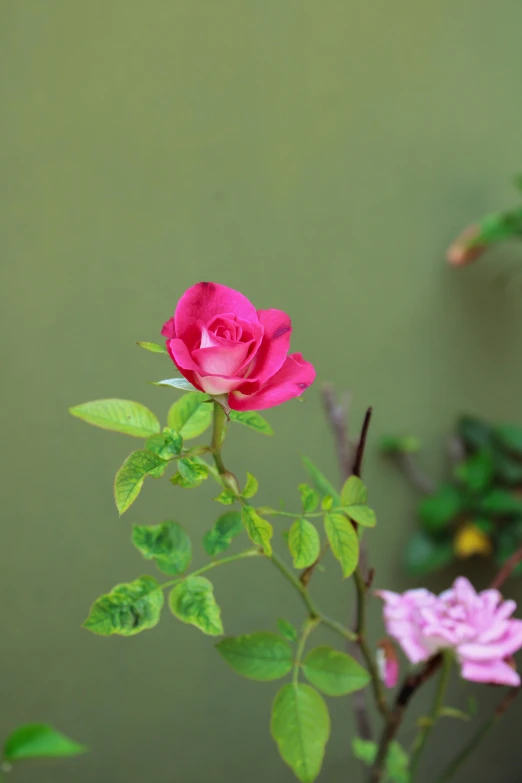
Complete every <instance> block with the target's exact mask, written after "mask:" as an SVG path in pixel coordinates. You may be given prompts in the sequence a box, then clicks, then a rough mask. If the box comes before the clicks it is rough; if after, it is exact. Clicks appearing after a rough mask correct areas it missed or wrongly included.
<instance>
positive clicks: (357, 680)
mask: <svg viewBox="0 0 522 783" xmlns="http://www.w3.org/2000/svg"><path fill="white" fill-rule="evenodd" d="M303 672H304V674H305V676H306V678H307V679H308V680H310V682H311V683H312V685H315V687H316V688H319V690H320V691H322V692H323V693H326V695H327V696H344V694H346V693H353V691H358V690H360V689H361V688H364V687H366V685H368V683H369V682H370V675H369V674H368V672H367V671H366V669H363V667H362V666H361V665H360V664H359V663H357V661H356V660H355V658H352V657H351V656H350V655H346V653H343V652H339V650H334V649H333V647H328V646H327V645H323V646H321V647H314V649H313V650H310V652H309V653H308V655H307V656H306V658H305V659H304V661H303Z"/></svg>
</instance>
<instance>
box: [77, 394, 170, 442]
mask: <svg viewBox="0 0 522 783" xmlns="http://www.w3.org/2000/svg"><path fill="white" fill-rule="evenodd" d="M69 412H70V413H72V415H73V416H77V417H78V418H79V419H83V421H86V422H87V423H88V424H94V426H95V427H101V428H102V429H103V430H113V431H114V432H122V433H123V434H124V435H134V436H136V437H137V438H148V436H149V435H154V434H155V433H156V432H159V431H160V429H161V427H160V423H159V421H158V419H157V418H156V416H155V415H154V414H153V413H152V411H150V410H149V409H148V408H146V407H145V405H142V404H141V403H139V402H132V401H131V400H94V401H93V402H84V403H83V404H82V405H76V406H75V407H74V408H69Z"/></svg>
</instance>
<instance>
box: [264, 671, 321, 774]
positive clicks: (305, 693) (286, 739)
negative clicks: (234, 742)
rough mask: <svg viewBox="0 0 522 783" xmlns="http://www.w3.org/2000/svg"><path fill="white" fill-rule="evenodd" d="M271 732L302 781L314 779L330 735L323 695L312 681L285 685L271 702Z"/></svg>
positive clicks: (282, 753)
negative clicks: (313, 686) (312, 686)
mask: <svg viewBox="0 0 522 783" xmlns="http://www.w3.org/2000/svg"><path fill="white" fill-rule="evenodd" d="M270 729H271V731H272V736H273V738H274V739H275V741H276V742H277V745H278V747H279V752H280V754H281V756H282V757H283V760H284V761H285V762H286V763H287V764H288V765H289V766H290V767H291V768H292V770H293V771H294V774H295V775H296V777H297V778H298V779H299V780H300V781H301V783H313V781H314V780H315V779H316V777H317V776H318V775H319V772H320V771H321V765H322V763H323V758H324V751H325V747H326V743H327V742H328V737H329V736H330V716H329V714H328V708H327V706H326V704H325V703H324V700H323V698H322V697H321V696H320V695H319V694H318V693H317V691H316V690H314V688H311V687H310V685H303V684H301V683H290V684H289V685H284V686H283V687H282V688H281V690H280V691H279V693H278V694H277V696H276V697H275V700H274V703H273V705H272V719H271V722H270Z"/></svg>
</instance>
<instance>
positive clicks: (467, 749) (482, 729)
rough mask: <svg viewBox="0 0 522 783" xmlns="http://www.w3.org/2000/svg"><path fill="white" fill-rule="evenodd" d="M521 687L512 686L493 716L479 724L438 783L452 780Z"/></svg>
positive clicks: (438, 779)
mask: <svg viewBox="0 0 522 783" xmlns="http://www.w3.org/2000/svg"><path fill="white" fill-rule="evenodd" d="M519 690H520V688H518V687H517V688H511V690H509V691H508V692H507V693H506V695H505V696H504V698H503V699H502V701H501V702H500V704H499V705H498V706H497V708H496V710H495V712H494V713H493V715H492V716H491V718H488V720H486V721H484V723H483V724H482V725H481V726H479V728H478V729H477V731H476V732H475V734H474V735H473V736H472V737H471V739H470V740H469V742H468V743H467V744H466V745H465V746H464V747H463V749H462V750H461V751H460V753H459V754H458V755H457V756H455V758H454V759H453V761H451V762H450V763H449V764H448V766H447V767H446V769H445V770H444V771H443V772H442V774H441V775H440V777H438V778H437V780H436V783H446V781H448V780H450V779H451V778H452V777H453V775H454V774H455V772H456V771H457V770H458V769H459V768H460V767H461V765H462V764H463V763H464V762H465V761H466V760H467V758H468V756H470V755H471V753H472V752H473V751H474V750H475V748H477V747H478V746H479V745H480V743H481V742H482V740H483V739H484V737H485V735H486V734H487V733H488V731H489V730H490V729H491V728H493V726H494V725H495V724H496V723H498V721H499V720H500V719H501V717H502V716H503V715H504V713H505V712H506V710H507V709H508V707H509V706H510V704H511V702H512V701H514V699H515V698H516V696H517V694H518V692H519Z"/></svg>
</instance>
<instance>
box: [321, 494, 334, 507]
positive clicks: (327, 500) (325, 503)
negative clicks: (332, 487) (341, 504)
mask: <svg viewBox="0 0 522 783" xmlns="http://www.w3.org/2000/svg"><path fill="white" fill-rule="evenodd" d="M332 506H333V497H331V495H326V497H324V498H323V499H322V500H321V508H322V510H323V511H330V509H331V508H332Z"/></svg>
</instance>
